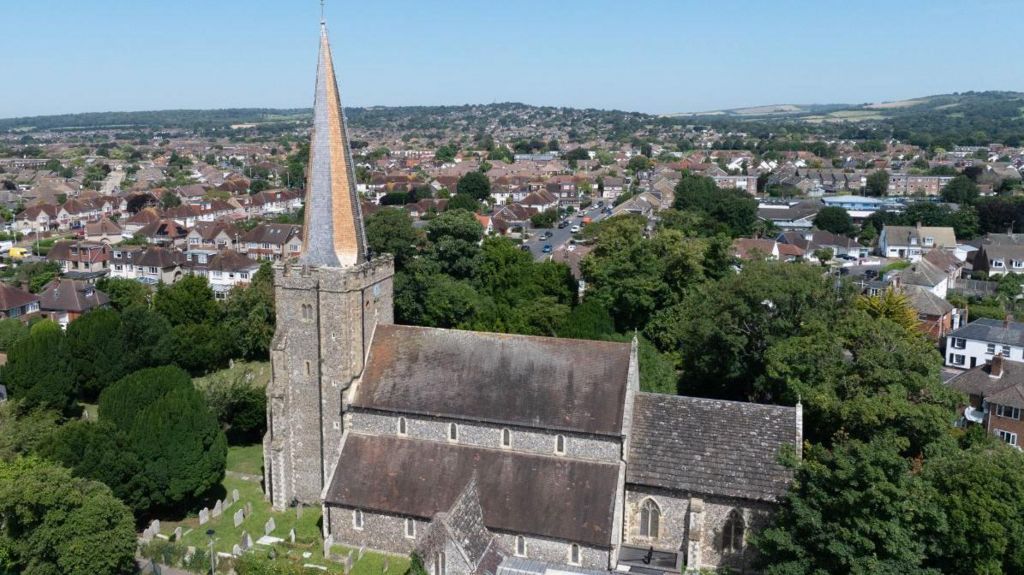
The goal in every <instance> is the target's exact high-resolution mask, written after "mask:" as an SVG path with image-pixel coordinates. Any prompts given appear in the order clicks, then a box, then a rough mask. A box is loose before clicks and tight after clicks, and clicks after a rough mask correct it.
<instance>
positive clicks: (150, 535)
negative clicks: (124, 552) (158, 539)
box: [142, 527, 153, 543]
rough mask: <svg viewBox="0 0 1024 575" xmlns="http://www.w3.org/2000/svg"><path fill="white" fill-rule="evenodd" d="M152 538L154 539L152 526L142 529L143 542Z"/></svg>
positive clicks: (147, 541)
mask: <svg viewBox="0 0 1024 575" xmlns="http://www.w3.org/2000/svg"><path fill="white" fill-rule="evenodd" d="M152 540H153V531H152V530H151V528H149V527H147V528H145V529H144V530H143V531H142V542H143V543H149V542H150V541H152Z"/></svg>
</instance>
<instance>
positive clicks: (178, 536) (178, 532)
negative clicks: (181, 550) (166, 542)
mask: <svg viewBox="0 0 1024 575" xmlns="http://www.w3.org/2000/svg"><path fill="white" fill-rule="evenodd" d="M174 541H176V542H177V541H181V525H179V526H177V527H175V528H174Z"/></svg>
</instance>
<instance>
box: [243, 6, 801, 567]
mask: <svg viewBox="0 0 1024 575" xmlns="http://www.w3.org/2000/svg"><path fill="white" fill-rule="evenodd" d="M306 194H307V195H306V203H305V223H304V235H303V237H304V244H303V247H302V252H301V256H300V257H299V259H298V261H297V262H287V263H283V264H280V265H278V266H277V267H276V268H275V271H274V290H275V296H276V301H277V332H276V334H275V336H274V340H273V343H272V345H271V361H272V366H273V368H272V372H273V373H272V381H271V383H270V385H269V386H268V388H267V396H268V404H267V419H268V431H267V434H266V437H265V438H264V442H263V450H264V485H265V490H266V496H267V498H268V499H269V500H270V501H271V502H272V504H273V506H274V507H275V508H277V509H284V508H287V507H289V506H292V505H297V504H302V505H318V506H322V508H323V535H324V537H325V539H326V540H327V541H329V542H334V543H337V544H341V545H346V546H349V547H355V548H362V547H365V548H367V549H373V550H377V551H381V552H385V553H393V554H402V555H408V554H409V553H411V552H414V551H415V552H416V553H418V554H419V556H420V557H421V558H422V560H423V562H424V566H425V567H426V569H427V571H428V572H429V573H431V574H432V575H463V574H485V573H486V574H490V575H498V574H501V575H527V574H538V575H540V574H543V573H547V572H549V571H551V572H555V571H557V572H560V573H579V574H589V573H607V572H609V571H620V572H624V571H629V572H638V573H643V574H645V575H655V574H658V573H681V572H686V571H693V570H697V569H702V568H711V569H714V568H719V567H728V568H732V569H734V570H736V571H739V572H749V571H751V569H752V565H753V564H754V559H755V557H754V551H753V549H752V547H751V546H750V545H749V544H748V540H749V537H750V534H751V533H752V532H753V531H756V530H757V529H758V528H759V527H760V526H762V525H763V524H764V523H765V522H766V520H767V518H768V516H769V514H770V513H771V511H772V509H773V508H774V506H775V505H776V504H777V503H778V501H779V499H780V498H781V496H782V495H783V494H784V493H785V490H786V488H787V486H788V484H789V482H790V480H791V472H790V471H789V470H787V469H786V468H785V467H784V466H783V465H781V464H780V455H781V454H782V453H784V452H790V453H794V454H795V455H797V456H799V455H800V449H801V444H802V410H801V407H800V405H797V406H796V407H782V406H772V405H758V404H751V403H737V402H729V401H719V400H710V399H700V398H692V397H681V396H668V395H661V394H653V393H645V392H642V391H640V375H639V365H638V354H637V344H636V341H634V342H633V343H632V344H629V343H612V342H603V341H582V340H569V339H557V338H547V337H534V336H521V335H508V334H498V333H478V332H468V331H460V330H450V329H434V328H424V327H412V326H402V325H395V323H394V315H393V310H392V290H393V276H394V265H393V260H392V258H391V257H390V256H389V255H386V254H370V253H369V251H368V248H367V242H366V237H365V233H364V229H363V220H362V215H361V213H360V204H359V197H358V194H357V192H356V186H355V174H354V170H353V164H352V157H351V152H350V150H349V144H348V137H347V133H346V127H345V117H344V113H343V108H342V103H341V97H340V93H339V88H338V83H337V80H336V77H335V71H334V64H333V61H332V55H331V48H330V43H329V40H328V34H327V27H326V25H325V24H323V23H321V37H320V54H319V61H318V69H317V78H316V92H315V103H314V121H313V132H312V141H311V146H310V158H309V166H308V181H307V192H306Z"/></svg>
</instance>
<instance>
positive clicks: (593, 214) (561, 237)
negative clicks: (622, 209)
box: [524, 206, 607, 261]
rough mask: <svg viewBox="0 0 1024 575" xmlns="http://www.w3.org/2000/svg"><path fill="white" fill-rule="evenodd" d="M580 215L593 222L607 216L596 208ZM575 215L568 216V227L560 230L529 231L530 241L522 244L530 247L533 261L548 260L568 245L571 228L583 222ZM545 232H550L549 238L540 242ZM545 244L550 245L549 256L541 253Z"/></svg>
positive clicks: (593, 207) (588, 209) (584, 211)
mask: <svg viewBox="0 0 1024 575" xmlns="http://www.w3.org/2000/svg"><path fill="white" fill-rule="evenodd" d="M582 213H583V215H584V216H585V217H590V219H591V221H594V222H599V221H601V220H603V219H604V218H606V217H607V215H606V214H602V213H601V210H600V209H599V208H597V207H596V206H591V207H590V208H587V209H586V210H583V212H582ZM577 215H578V214H573V215H571V216H569V225H568V226H566V227H564V228H562V229H558V228H557V227H556V228H550V229H534V230H530V239H529V240H527V241H526V242H524V243H525V245H528V246H530V253H531V254H533V259H535V260H537V261H544V260H546V259H548V257H550V256H551V255H552V254H553V253H555V252H557V251H560V250H564V249H565V247H566V246H567V245H568V244H569V240H570V239H572V231H571V230H572V226H578V225H580V222H581V221H582V220H583V218H582V217H577ZM545 231H550V232H551V234H552V235H551V237H550V238H548V239H546V240H541V239H540V236H541V234H543V233H544V232H545ZM546 244H550V245H551V248H552V250H551V251H552V253H551V254H546V253H544V252H543V249H544V246H545V245H546Z"/></svg>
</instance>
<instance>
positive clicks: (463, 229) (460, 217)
mask: <svg viewBox="0 0 1024 575" xmlns="http://www.w3.org/2000/svg"><path fill="white" fill-rule="evenodd" d="M483 232H484V229H483V226H481V225H480V222H479V221H477V219H476V218H475V217H474V216H473V214H472V213H470V212H467V211H465V210H449V211H447V212H445V213H443V214H441V215H439V216H437V217H436V218H434V219H432V220H430V223H429V224H427V238H428V239H429V240H430V249H429V254H430V256H431V258H432V259H433V260H434V261H436V262H438V263H439V264H440V266H441V271H443V272H444V273H447V274H449V275H451V276H452V277H454V278H468V277H470V276H472V275H473V271H474V260H475V258H476V256H477V255H478V254H479V253H480V246H479V243H480V240H481V239H482V238H483Z"/></svg>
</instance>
